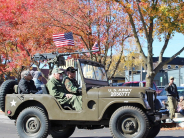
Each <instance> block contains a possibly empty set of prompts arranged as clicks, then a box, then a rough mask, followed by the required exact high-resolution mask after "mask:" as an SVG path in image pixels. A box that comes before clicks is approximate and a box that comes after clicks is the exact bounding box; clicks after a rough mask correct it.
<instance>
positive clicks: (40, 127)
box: [16, 107, 49, 138]
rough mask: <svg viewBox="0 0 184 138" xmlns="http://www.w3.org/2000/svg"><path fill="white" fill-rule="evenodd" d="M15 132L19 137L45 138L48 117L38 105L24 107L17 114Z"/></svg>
mask: <svg viewBox="0 0 184 138" xmlns="http://www.w3.org/2000/svg"><path fill="white" fill-rule="evenodd" d="M16 126H17V132H18V135H19V136H20V138H46V137H47V136H48V126H49V125H48V118H47V116H46V114H45V112H44V110H42V109H41V108H39V107H29V108H26V109H24V110H23V111H22V112H21V113H20V114H19V116H18V118H17V122H16Z"/></svg>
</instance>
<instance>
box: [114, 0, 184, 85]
mask: <svg viewBox="0 0 184 138" xmlns="http://www.w3.org/2000/svg"><path fill="white" fill-rule="evenodd" d="M113 1H115V2H116V3H119V7H120V8H121V9H122V10H123V11H124V14H126V15H128V17H129V18H128V19H127V21H129V23H130V24H131V29H132V32H133V34H134V38H135V41H136V44H137V47H138V49H139V53H140V54H141V56H142V59H143V60H144V62H145V63H146V65H147V75H146V85H147V86H149V87H151V86H152V83H153V79H154V76H155V75H156V74H157V73H158V72H159V70H160V69H161V68H162V67H163V65H165V64H167V63H168V62H170V61H171V60H173V59H174V58H175V57H176V56H177V55H179V54H180V53H181V52H182V51H183V50H184V47H182V48H181V49H180V50H179V51H178V52H177V53H175V54H173V55H172V56H171V57H170V58H169V59H168V60H165V61H163V60H162V57H163V54H164V52H165V50H166V48H167V46H168V43H169V40H170V39H172V36H174V34H175V33H183V29H184V28H183V17H184V16H183V13H184V12H183V10H184V3H183V2H182V1H181V0H175V1H173V0H167V1H165V0H143V1H140V0H113ZM155 38H159V39H161V40H163V41H164V45H163V47H162V49H161V51H160V56H159V61H158V66H157V67H156V68H154V69H153V59H152V57H153V48H154V45H153V42H154V40H155ZM141 40H144V41H145V42H146V46H147V56H146V54H145V52H144V51H143V48H142V47H143V46H144V45H143V42H142V41H141Z"/></svg>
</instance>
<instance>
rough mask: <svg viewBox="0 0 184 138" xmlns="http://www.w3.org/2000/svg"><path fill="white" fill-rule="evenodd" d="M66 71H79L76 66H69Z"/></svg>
mask: <svg viewBox="0 0 184 138" xmlns="http://www.w3.org/2000/svg"><path fill="white" fill-rule="evenodd" d="M66 71H70V72H75V71H77V69H75V68H74V67H68V68H67V69H66Z"/></svg>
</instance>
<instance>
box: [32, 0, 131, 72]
mask: <svg viewBox="0 0 184 138" xmlns="http://www.w3.org/2000/svg"><path fill="white" fill-rule="evenodd" d="M36 5H37V7H36V8H35V10H34V11H37V14H36V16H37V18H39V21H40V22H39V23H38V24H40V25H41V26H42V25H43V24H44V25H45V26H47V27H51V28H53V32H54V34H58V33H64V32H73V34H74V39H75V45H76V46H75V47H73V48H74V49H73V50H82V49H86V50H91V49H92V46H93V45H94V43H95V42H97V43H98V45H99V49H100V53H99V54H94V53H90V58H91V59H94V60H95V61H97V62H100V63H102V64H104V65H105V66H106V70H107V71H108V70H109V68H110V65H111V63H112V61H111V62H109V63H108V65H107V55H108V50H109V49H110V51H111V52H110V53H111V54H110V59H111V60H112V53H113V49H116V48H119V47H121V52H120V55H121V56H120V57H119V59H120V60H119V62H117V64H116V66H118V65H119V63H120V62H121V57H122V54H123V47H124V46H125V44H124V43H125V41H126V40H127V38H129V37H131V36H132V32H131V31H130V27H129V26H130V24H129V22H126V20H124V18H125V19H126V18H127V16H124V15H122V14H120V13H118V12H117V11H118V10H119V11H121V9H118V6H117V4H115V3H112V2H111V1H102V0H85V1H83V0H71V1H70V2H68V1H67V0H62V1H57V0H52V1H46V0H41V1H39V2H37V4H36ZM66 7H67V8H66ZM121 12H122V11H121ZM34 15H35V14H34ZM122 18H123V19H122ZM56 28H57V29H56ZM51 37H52V35H51V36H50V38H51ZM65 49H67V47H62V48H60V51H62V50H63V51H64V50H65ZM84 56H85V58H88V57H87V55H84ZM116 68H117V67H116Z"/></svg>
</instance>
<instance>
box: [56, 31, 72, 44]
mask: <svg viewBox="0 0 184 138" xmlns="http://www.w3.org/2000/svg"><path fill="white" fill-rule="evenodd" d="M53 41H54V44H55V45H56V46H57V47H62V46H74V40H73V33H72V32H69V33H64V34H56V35H53Z"/></svg>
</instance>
